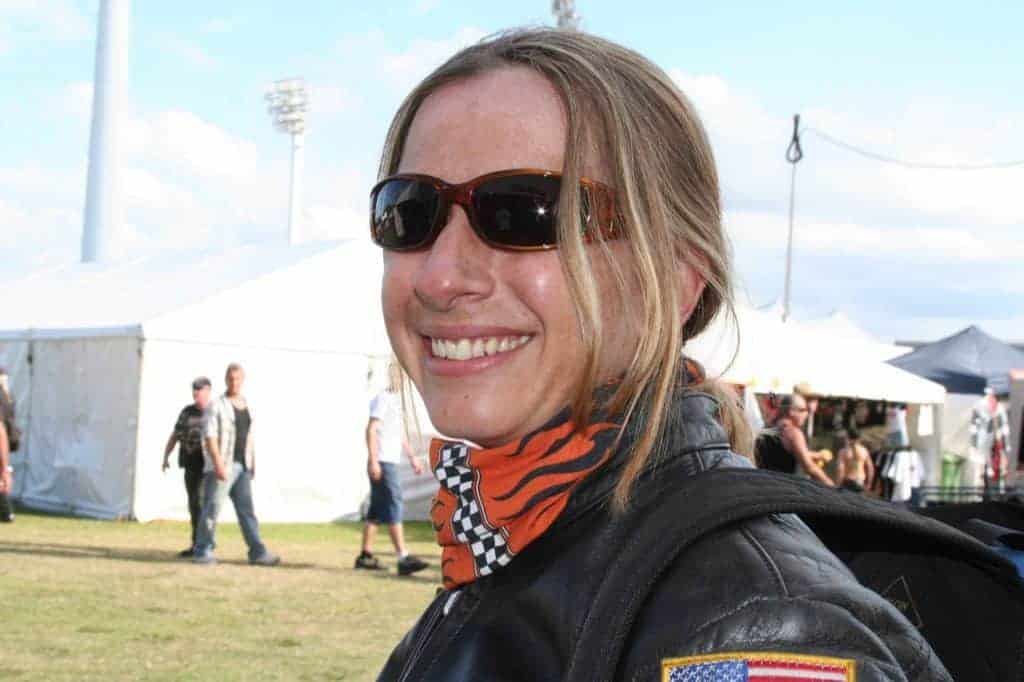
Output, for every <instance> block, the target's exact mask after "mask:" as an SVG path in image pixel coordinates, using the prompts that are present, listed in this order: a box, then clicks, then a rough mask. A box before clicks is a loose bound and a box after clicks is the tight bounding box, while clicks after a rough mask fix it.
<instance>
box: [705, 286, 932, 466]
mask: <svg viewBox="0 0 1024 682" xmlns="http://www.w3.org/2000/svg"><path fill="white" fill-rule="evenodd" d="M883 345H884V344H883ZM685 352H686V353H687V354H688V355H689V356H691V357H693V358H694V359H696V360H698V361H699V362H701V363H702V364H703V365H704V367H705V368H706V369H707V371H708V373H709V374H710V375H711V376H717V377H720V378H721V379H723V380H725V381H727V382H730V383H735V384H741V385H743V386H747V387H749V388H751V389H753V390H754V391H755V392H757V393H774V392H777V393H789V392H790V391H792V390H793V387H794V386H795V385H796V384H799V383H807V384H809V385H810V386H811V387H812V388H813V389H814V391H815V392H816V393H820V394H822V395H826V396H834V397H843V398H860V399H865V400H887V401H891V402H902V403H908V404H910V405H912V409H911V411H910V415H909V422H910V423H909V426H910V429H911V431H912V433H911V445H912V446H913V447H915V448H916V449H918V450H919V451H920V452H921V454H922V456H923V457H924V458H925V462H926V468H927V471H928V477H929V479H930V480H931V481H933V482H934V481H935V479H936V478H937V476H938V473H939V466H938V461H939V455H940V450H941V423H942V413H943V403H944V401H945V397H946V390H945V389H944V388H943V387H942V386H941V385H939V384H936V383H934V382H931V381H928V380H927V379H922V378H921V377H918V376H915V375H913V374H911V373H909V372H904V371H903V370H900V369H897V368H896V367H893V366H892V365H889V364H886V363H885V362H884V361H883V358H884V355H885V354H884V353H880V352H879V344H876V343H874V342H872V341H870V340H869V341H866V342H865V341H864V340H860V341H858V340H851V339H850V338H849V337H848V336H846V335H843V334H833V333H832V332H830V331H829V330H828V329H822V328H815V327H814V326H807V325H806V324H804V323H800V322H794V321H789V322H783V321H782V320H781V319H780V317H779V316H778V315H776V314H775V313H774V312H772V311H765V310H757V309H755V308H753V307H752V306H748V305H740V306H738V308H737V311H736V319H735V320H732V319H730V318H729V317H727V316H725V315H719V316H718V317H717V318H716V319H715V321H714V322H712V324H711V325H710V326H709V328H708V329H707V330H705V332H704V333H703V334H701V335H700V336H698V337H697V338H695V339H693V340H691V341H690V342H689V343H688V344H687V346H686V349H685ZM894 370H895V371H894ZM927 411H930V412H931V415H930V416H931V420H930V421H931V422H932V424H933V426H932V427H931V429H930V431H929V430H928V429H924V430H923V431H924V434H921V433H920V430H918V429H917V426H918V419H919V415H921V414H922V413H923V412H927Z"/></svg>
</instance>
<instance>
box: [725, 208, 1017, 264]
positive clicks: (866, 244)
mask: <svg viewBox="0 0 1024 682" xmlns="http://www.w3.org/2000/svg"><path fill="white" fill-rule="evenodd" d="M725 224H726V227H727V229H728V230H729V234H730V236H731V237H732V239H733V241H734V242H736V243H739V244H743V245H744V246H745V247H747V248H753V247H780V246H782V245H784V244H785V240H786V236H787V231H788V219H787V216H785V215H783V214H780V213H769V212H757V211H736V210H730V211H726V214H725ZM794 233H795V236H794V243H795V245H796V247H797V248H799V249H801V250H809V251H817V252H834V253H836V254H849V255H855V254H856V255H863V256H874V257H899V258H900V259H904V260H907V261H913V262H918V263H942V262H958V263H1001V262H1004V263H1005V262H1020V261H1024V239H1022V240H1019V241H1016V242H1014V241H1010V242H1007V241H1005V240H1003V239H1001V238H999V237H998V236H994V235H988V234H986V233H984V232H979V231H972V230H970V229H968V228H963V227H959V228H944V227H922V226H914V225H864V224H861V223H857V222H853V221H843V220H836V219H818V218H813V217H808V216H803V217H801V218H800V219H799V220H797V221H795V222H794Z"/></svg>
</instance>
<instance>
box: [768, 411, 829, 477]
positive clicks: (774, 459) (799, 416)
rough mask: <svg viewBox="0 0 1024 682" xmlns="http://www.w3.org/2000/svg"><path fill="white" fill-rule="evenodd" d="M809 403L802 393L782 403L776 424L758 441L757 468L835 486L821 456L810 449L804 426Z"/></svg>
mask: <svg viewBox="0 0 1024 682" xmlns="http://www.w3.org/2000/svg"><path fill="white" fill-rule="evenodd" d="M807 417H808V409H807V401H806V400H805V399H804V397H803V396H802V395H800V394H799V393H797V394H793V395H787V396H784V397H783V398H782V400H781V401H780V403H779V414H778V418H777V419H776V421H775V424H774V425H773V426H772V427H771V428H768V429H765V430H764V431H762V432H761V434H760V435H759V436H758V438H757V460H758V466H760V467H761V468H763V469H771V470H773V471H781V472H783V473H787V474H800V475H802V476H806V477H808V478H813V479H814V480H816V481H819V482H821V483H824V484H825V485H827V486H829V487H834V486H835V483H834V482H833V481H832V479H831V478H829V476H828V474H826V473H825V470H824V469H823V468H822V466H821V464H822V462H823V457H822V455H821V453H818V452H814V451H813V450H811V449H810V448H808V447H807V437H806V436H805V435H804V431H803V427H804V423H805V422H806V421H807Z"/></svg>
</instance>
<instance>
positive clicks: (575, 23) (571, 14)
mask: <svg viewBox="0 0 1024 682" xmlns="http://www.w3.org/2000/svg"><path fill="white" fill-rule="evenodd" d="M551 11H552V12H554V14H555V20H556V21H557V22H558V28H561V29H565V30H567V31H575V30H576V29H578V28H579V27H580V15H578V14H576V0H551Z"/></svg>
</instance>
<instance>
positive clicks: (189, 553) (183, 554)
mask: <svg viewBox="0 0 1024 682" xmlns="http://www.w3.org/2000/svg"><path fill="white" fill-rule="evenodd" d="M195 555H196V551H195V550H194V549H192V548H191V547H189V548H188V549H183V550H181V551H180V552H178V557H179V558H181V559H191V558H192V557H194V556H195Z"/></svg>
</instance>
